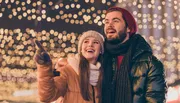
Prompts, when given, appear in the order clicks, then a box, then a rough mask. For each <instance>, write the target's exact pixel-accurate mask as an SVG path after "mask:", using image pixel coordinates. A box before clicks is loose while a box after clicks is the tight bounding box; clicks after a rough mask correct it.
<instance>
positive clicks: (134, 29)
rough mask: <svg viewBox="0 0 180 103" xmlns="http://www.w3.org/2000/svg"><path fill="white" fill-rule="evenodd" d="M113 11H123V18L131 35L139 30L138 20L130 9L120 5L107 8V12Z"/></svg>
mask: <svg viewBox="0 0 180 103" xmlns="http://www.w3.org/2000/svg"><path fill="white" fill-rule="evenodd" d="M112 11H120V12H121V13H122V16H123V18H124V20H125V22H126V23H127V26H128V27H129V29H130V33H129V34H130V36H132V35H133V34H135V33H136V32H137V25H136V21H135V19H134V17H133V16H132V15H131V13H130V12H129V11H127V10H126V9H123V8H120V7H111V8H109V9H108V10H107V12H106V14H107V13H109V12H112Z"/></svg>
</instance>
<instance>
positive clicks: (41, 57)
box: [34, 40, 52, 65]
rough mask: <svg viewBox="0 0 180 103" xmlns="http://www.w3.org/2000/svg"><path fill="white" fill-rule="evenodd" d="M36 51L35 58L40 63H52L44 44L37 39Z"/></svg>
mask: <svg viewBox="0 0 180 103" xmlns="http://www.w3.org/2000/svg"><path fill="white" fill-rule="evenodd" d="M35 46H36V53H35V55H34V60H35V61H36V62H37V63H38V64H40V65H50V64H52V61H51V58H50V56H49V54H48V53H47V52H46V51H45V50H44V48H43V46H42V45H41V43H40V42H39V41H38V40H35Z"/></svg>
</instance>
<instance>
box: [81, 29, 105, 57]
mask: <svg viewBox="0 0 180 103" xmlns="http://www.w3.org/2000/svg"><path fill="white" fill-rule="evenodd" d="M87 37H94V38H95V39H96V40H98V41H99V43H100V45H101V53H102V54H103V53H104V37H103V36H102V35H101V34H100V33H99V32H97V31H93V30H88V31H86V32H83V33H82V35H81V37H80V39H79V42H78V53H79V54H80V52H81V47H82V43H83V41H84V39H86V38H87Z"/></svg>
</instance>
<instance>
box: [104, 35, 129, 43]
mask: <svg viewBox="0 0 180 103" xmlns="http://www.w3.org/2000/svg"><path fill="white" fill-rule="evenodd" d="M118 35H119V36H118V37H117V38H110V39H108V38H107V42H109V43H111V44H117V43H122V42H123V41H124V40H125V38H126V36H127V34H126V33H125V32H123V33H122V32H119V33H118Z"/></svg>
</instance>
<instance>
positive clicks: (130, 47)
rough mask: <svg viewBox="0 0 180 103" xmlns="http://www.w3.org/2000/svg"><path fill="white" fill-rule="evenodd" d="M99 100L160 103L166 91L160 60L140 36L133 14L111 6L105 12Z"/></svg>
mask: <svg viewBox="0 0 180 103" xmlns="http://www.w3.org/2000/svg"><path fill="white" fill-rule="evenodd" d="M104 22H105V24H104V33H105V37H106V41H105V54H104V65H103V66H104V78H103V79H104V81H103V85H102V86H103V89H102V97H103V98H102V103H163V102H165V95H166V91H167V87H166V82H165V74H164V68H163V65H162V63H161V62H160V61H159V60H157V59H156V57H155V56H153V54H152V49H151V47H150V46H149V44H148V43H147V42H146V41H145V40H144V38H143V37H142V36H140V35H139V34H136V31H137V25H136V21H135V19H134V17H133V16H132V15H131V14H130V13H129V12H128V11H127V10H125V9H123V8H119V7H111V8H109V9H108V10H107V13H106V16H105V21H104Z"/></svg>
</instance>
